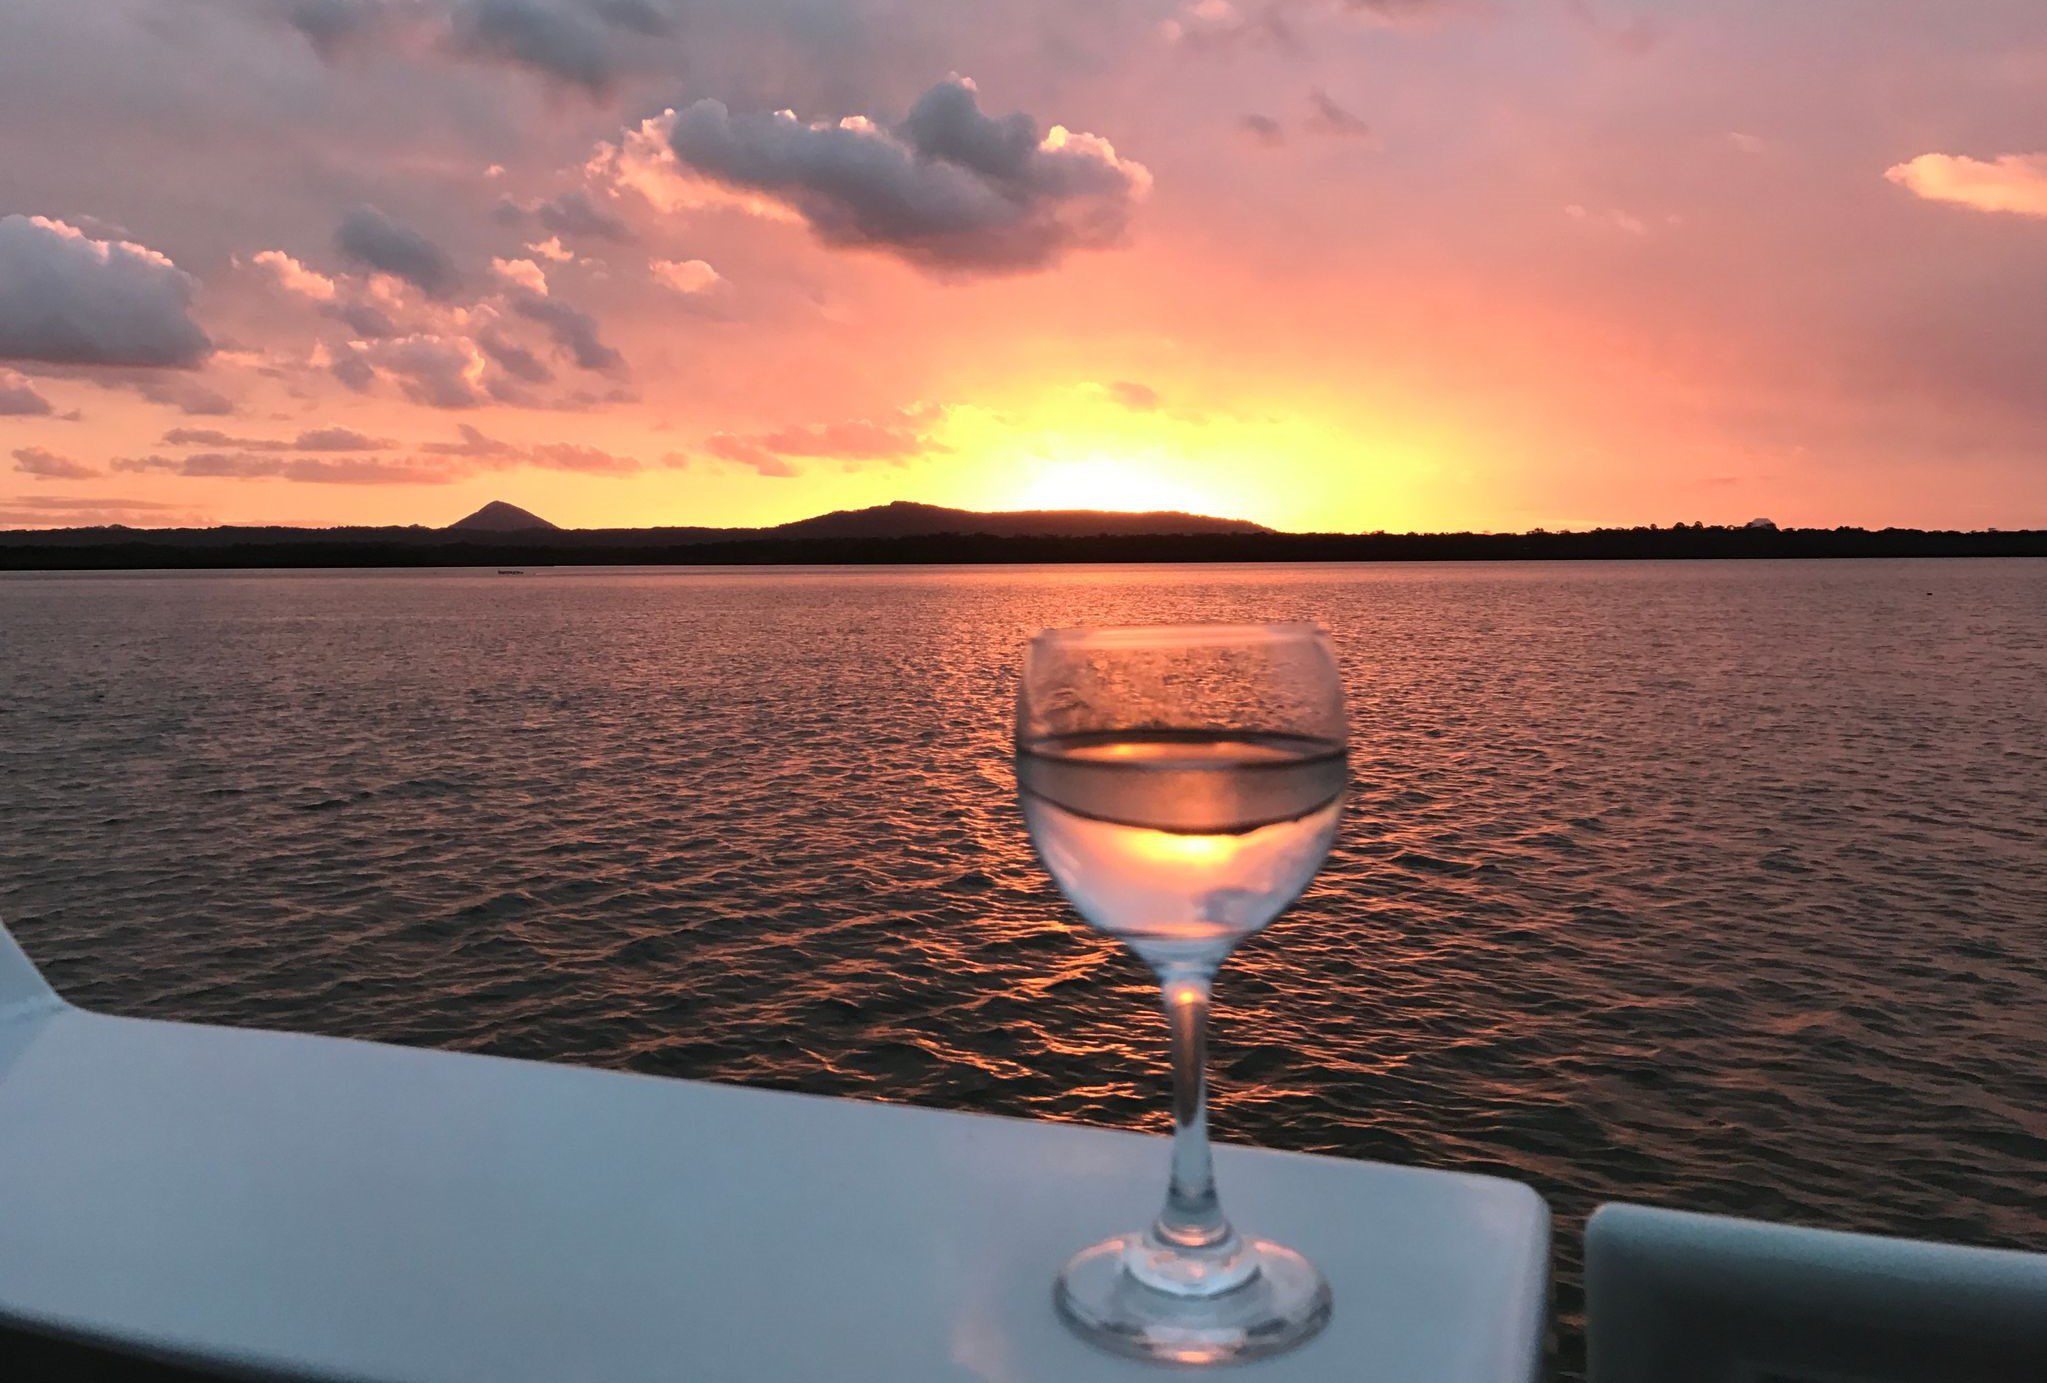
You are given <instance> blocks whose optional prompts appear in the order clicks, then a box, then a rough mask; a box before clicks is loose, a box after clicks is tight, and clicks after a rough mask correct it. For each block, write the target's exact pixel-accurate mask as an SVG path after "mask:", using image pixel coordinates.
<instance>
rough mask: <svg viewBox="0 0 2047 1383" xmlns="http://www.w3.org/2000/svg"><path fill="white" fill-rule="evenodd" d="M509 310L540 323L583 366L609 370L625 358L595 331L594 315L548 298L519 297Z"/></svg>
mask: <svg viewBox="0 0 2047 1383" xmlns="http://www.w3.org/2000/svg"><path fill="white" fill-rule="evenodd" d="M512 310H513V311H514V312H517V313H518V314H519V315H520V316H522V317H527V318H530V319H532V320H533V321H536V322H538V323H540V325H541V326H542V327H543V328H544V329H545V330H546V332H547V334H548V335H549V336H551V337H553V338H554V343H555V345H557V346H559V347H560V348H561V349H562V351H563V353H564V354H566V355H567V356H568V357H569V358H570V359H572V360H574V361H575V362H576V364H577V365H579V366H581V367H582V368H583V369H585V370H609V369H612V368H614V367H616V366H619V365H622V364H624V363H625V358H624V357H623V356H621V355H620V354H619V353H618V352H617V351H615V350H613V349H612V348H611V347H610V346H607V345H605V344H604V342H603V341H602V340H601V339H599V337H598V335H597V319H596V318H595V317H592V316H591V315H590V314H589V313H587V312H581V311H578V310H577V309H575V308H573V307H570V306H569V305H568V304H567V303H564V302H557V301H555V300H554V299H552V298H536V297H521V298H519V299H517V300H516V301H514V302H513V304H512Z"/></svg>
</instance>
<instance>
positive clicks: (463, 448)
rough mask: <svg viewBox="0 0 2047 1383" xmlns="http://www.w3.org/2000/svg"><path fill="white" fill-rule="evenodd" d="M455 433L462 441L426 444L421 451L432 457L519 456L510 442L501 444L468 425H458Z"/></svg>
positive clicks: (421, 446) (421, 445)
mask: <svg viewBox="0 0 2047 1383" xmlns="http://www.w3.org/2000/svg"><path fill="white" fill-rule="evenodd" d="M455 431H456V432H457V433H458V434H459V436H460V440H459V441H454V442H424V443H421V444H420V447H419V450H420V451H422V452H425V453H427V454H428V455H430V456H517V455H518V454H519V449H518V448H517V447H515V446H513V445H512V444H511V443H510V442H500V441H498V440H497V439H496V438H495V437H486V436H484V435H483V433H482V432H481V431H479V430H478V429H476V428H473V427H471V426H470V425H469V424H468V423H460V424H457V426H456V428H455Z"/></svg>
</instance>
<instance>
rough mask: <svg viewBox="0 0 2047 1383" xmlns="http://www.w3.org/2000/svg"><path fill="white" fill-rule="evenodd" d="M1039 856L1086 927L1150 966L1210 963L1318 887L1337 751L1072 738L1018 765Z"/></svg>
mask: <svg viewBox="0 0 2047 1383" xmlns="http://www.w3.org/2000/svg"><path fill="white" fill-rule="evenodd" d="M1016 775H1017V783H1018V786H1019V788H1020V790H1021V791H1020V796H1021V799H1022V802H1023V813H1024V820H1025V822H1026V823H1027V824H1028V826H1029V828H1030V833H1031V839H1032V841H1033V842H1034V843H1035V844H1036V845H1037V848H1038V855H1039V858H1041V859H1043V860H1044V862H1045V867H1046V868H1047V869H1048V870H1050V871H1051V874H1052V877H1053V879H1054V880H1056V881H1057V882H1058V884H1059V887H1060V888H1061V890H1062V891H1064V893H1065V894H1066V896H1067V898H1068V899H1069V900H1070V901H1071V902H1072V903H1073V906H1074V907H1075V908H1076V909H1077V910H1078V911H1079V912H1080V914H1081V916H1083V917H1085V918H1086V919H1087V920H1088V921H1089V922H1091V923H1093V924H1094V925H1095V926H1097V927H1099V928H1100V929H1101V930H1103V931H1105V932H1107V933H1109V934H1110V935H1111V936H1118V937H1121V938H1123V940H1125V941H1126V942H1128V943H1130V945H1131V946H1132V947H1134V948H1135V949H1136V951H1137V953H1138V954H1139V955H1141V956H1143V957H1144V958H1145V959H1146V960H1147V961H1149V962H1150V963H1151V964H1152V965H1154V966H1157V965H1160V964H1162V963H1165V962H1168V961H1173V960H1177V959H1182V958H1185V959H1189V960H1194V959H1200V958H1202V957H1208V958H1210V959H1213V957H1214V956H1215V955H1216V954H1217V953H1219V952H1221V951H1224V950H1226V949H1227V948H1228V947H1230V946H1231V945H1233V944H1235V943H1236V942H1237V941H1238V940H1240V939H1242V938H1243V937H1246V936H1248V935H1250V934H1251V933H1252V932H1255V931H1257V930H1258V929H1259V928H1260V927H1263V926H1264V925H1265V924H1266V923H1268V922H1270V921H1271V920H1272V919H1273V918H1274V917H1275V916H1277V915H1278V913H1279V911H1280V909H1281V908H1284V907H1285V906H1286V905H1287V904H1288V903H1291V902H1292V901H1293V900H1294V899H1295V898H1296V897H1298V896H1299V895H1300V892H1301V890H1302V889H1303V888H1304V887H1306V886H1307V883H1308V880H1309V879H1311V878H1313V877H1314V874H1315V870H1316V868H1317V867H1318V866H1320V865H1321V863H1322V857H1323V855H1325V854H1326V853H1327V852H1328V850H1329V843H1330V841H1331V839H1332V838H1333V837H1334V836H1335V833H1336V823H1337V815H1338V812H1339V810H1340V808H1341V798H1342V793H1343V785H1344V779H1345V777H1346V776H1347V774H1346V771H1345V767H1344V761H1343V749H1342V746H1340V745H1334V744H1330V743H1327V742H1326V741H1320V740H1312V739H1300V738H1295V737H1290V736H1281V735H1263V736H1232V735H1214V734H1210V735H1198V734H1187V735H1169V734H1152V735H1084V736H1081V735H1076V736H1059V737H1050V738H1047V739H1043V740H1040V741H1038V742H1036V743H1034V744H1032V745H1030V746H1028V747H1027V748H1026V749H1024V750H1023V751H1022V752H1020V753H1019V754H1018V755H1017V760H1016Z"/></svg>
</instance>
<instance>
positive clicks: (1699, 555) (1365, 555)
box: [0, 527, 2047, 572]
mask: <svg viewBox="0 0 2047 1383" xmlns="http://www.w3.org/2000/svg"><path fill="white" fill-rule="evenodd" d="M1901 557H1927V558H1967V557H2047V530H2040V529H2030V530H2019V531H2013V532H1995V531H1991V532H1956V531H1949V530H1926V529H1902V528H1890V529H1862V528H1791V529H1777V530H1768V529H1762V530H1759V529H1748V528H1686V527H1680V528H1630V529H1595V530H1592V531H1589V532H1582V533H1540V532H1538V533H1497V534H1496V533H1364V534H1315V533H1246V534H1214V533H1203V534H1154V535H1130V534H1102V535H1061V536H1050V535H1019V534H1006V535H994V534H982V533H937V534H927V535H920V536H915V537H886V538H882V537H869V538H749V539H740V540H735V541H705V540H703V539H700V538H676V537H667V536H664V535H663V534H661V532H660V531H659V530H647V529H585V530H558V531H553V532H547V533H536V534H522V535H517V536H513V535H505V536H501V537H491V538H477V537H472V536H469V535H466V534H465V535H461V536H455V535H451V534H448V533H446V532H444V531H441V530H432V529H373V530H368V531H360V530H358V531H357V532H355V533H349V534H347V535H346V536H342V535H340V534H337V533H335V531H334V530H289V529H219V530H211V529H208V530H193V529H164V530H133V529H131V530H121V531H118V532H110V531H109V530H105V529H21V530H14V531H8V532H0V571H10V572H20V571H48V572H56V571H136V570H152V571H165V570H240V569H249V568H264V569H280V568H282V569H290V568H325V569H348V568H365V567H380V568H393V567H398V568H405V567H490V568H514V567H523V568H531V567H562V566H589V567H656V566H686V567H754V566H990V565H1028V566H1044V565H1076V564H1096V565H1119V566H1120V565H1133V564H1147V563H1157V564H1169V565H1192V564H1208V563H1214V564H1252V565H1263V564H1276V563H1295V564H1317V563H1325V562H1327V563H1339V562H1371V563H1409V562H1528V561H1537V562H1540V561H1559V562H1578V561H1728V560H1751V561H1752V560H1786V559H1790V560H1811V559H1829V558H1831V559H1840V558H1854V559H1870V558H1877V559H1881V558H1901Z"/></svg>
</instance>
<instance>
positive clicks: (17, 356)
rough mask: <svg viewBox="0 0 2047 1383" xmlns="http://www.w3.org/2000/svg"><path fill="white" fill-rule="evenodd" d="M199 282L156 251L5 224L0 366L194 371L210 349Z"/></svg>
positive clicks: (0, 254) (63, 230) (31, 222)
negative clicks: (196, 298) (198, 300)
mask: <svg viewBox="0 0 2047 1383" xmlns="http://www.w3.org/2000/svg"><path fill="white" fill-rule="evenodd" d="M196 286H197V284H196V281H195V280H194V279H193V278H192V276H191V275H190V274H187V273H186V272H185V271H184V270H182V269H180V268H178V266H177V265H175V264H173V263H171V261H170V260H169V259H168V258H166V257H165V256H163V255H161V254H158V253H157V252H156V251H155V250H152V249H148V248H146V247H145V246H142V245H137V244H134V243H132V242H130V241H126V240H94V239H91V238H90V237H88V236H87V235H86V234H85V232H83V231H81V230H78V229H77V228H75V227H73V226H70V225H67V224H65V223H64V222H62V221H53V220H50V219H49V218H47V217H42V216H0V359H13V360H43V361H49V362H52V363H54V364H63V365H131V366H151V367H157V366H193V365H197V364H199V363H200V362H201V361H203V360H204V359H206V357H207V356H208V355H210V354H211V353H212V351H213V343H212V341H210V340H209V339H208V338H207V335H206V333H205V332H204V331H202V330H200V328H199V324H198V323H196V322H194V321H193V320H192V316H191V304H192V295H193V292H194V290H195V288H196Z"/></svg>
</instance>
